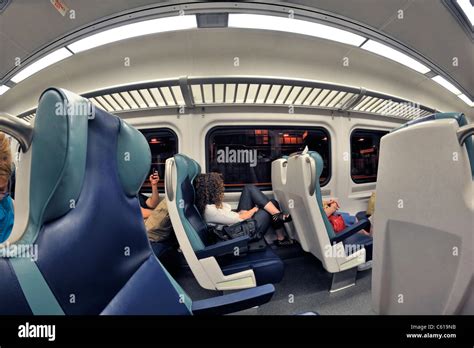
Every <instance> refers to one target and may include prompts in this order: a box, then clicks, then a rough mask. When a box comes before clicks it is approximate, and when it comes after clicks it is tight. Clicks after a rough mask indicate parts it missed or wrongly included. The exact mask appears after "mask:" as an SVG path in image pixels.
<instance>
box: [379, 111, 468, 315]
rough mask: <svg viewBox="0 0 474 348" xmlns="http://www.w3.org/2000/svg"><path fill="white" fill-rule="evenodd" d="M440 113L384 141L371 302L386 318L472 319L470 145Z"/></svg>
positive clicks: (452, 117)
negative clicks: (436, 316) (440, 316)
mask: <svg viewBox="0 0 474 348" xmlns="http://www.w3.org/2000/svg"><path fill="white" fill-rule="evenodd" d="M465 124H466V118H465V116H464V115H462V114H458V113H448V114H435V115H430V116H427V117H425V118H422V119H417V120H415V121H412V122H409V123H408V124H406V125H404V126H402V127H400V128H398V129H396V130H394V131H392V132H391V133H390V134H387V135H385V136H384V137H383V138H382V140H381V145H380V158H379V167H378V168H379V169H378V175H377V200H376V205H375V214H374V253H375V254H374V266H373V273H372V285H373V288H372V298H373V305H374V309H375V310H376V312H378V313H380V314H463V313H464V314H466V313H470V314H473V313H474V283H473V267H472V266H473V255H474V247H473V245H474V242H473V226H474V190H473V181H472V164H473V161H472V152H471V151H472V139H467V140H466V142H465V143H464V145H460V143H459V140H458V137H457V131H458V130H459V128H460V126H463V125H465Z"/></svg>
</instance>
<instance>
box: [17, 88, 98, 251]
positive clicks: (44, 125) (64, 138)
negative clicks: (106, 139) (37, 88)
mask: <svg viewBox="0 0 474 348" xmlns="http://www.w3.org/2000/svg"><path fill="white" fill-rule="evenodd" d="M94 112H95V110H94V107H93V105H92V103H90V102H89V101H88V100H87V99H84V98H82V97H80V96H77V95H74V94H73V93H71V92H69V91H66V90H63V89H57V88H49V89H47V90H46V91H45V92H44V93H43V94H42V95H41V97H40V101H39V105H38V109H37V112H36V120H35V125H34V133H33V140H32V143H31V148H30V150H29V151H31V166H30V171H31V172H30V173H31V175H30V191H29V202H30V209H29V220H30V226H32V228H30V229H29V235H28V231H27V234H26V235H25V237H26V238H28V239H27V240H29V241H30V242H34V240H35V238H36V235H37V232H38V227H39V226H41V225H42V224H43V223H44V222H47V221H51V220H54V219H56V218H58V217H60V216H62V215H64V214H66V213H67V212H68V211H69V210H71V209H73V208H74V206H75V202H76V201H77V200H78V198H79V194H80V192H81V188H82V182H83V179H84V173H85V168H86V154H87V127H88V122H89V120H90V119H92V118H93V115H94Z"/></svg>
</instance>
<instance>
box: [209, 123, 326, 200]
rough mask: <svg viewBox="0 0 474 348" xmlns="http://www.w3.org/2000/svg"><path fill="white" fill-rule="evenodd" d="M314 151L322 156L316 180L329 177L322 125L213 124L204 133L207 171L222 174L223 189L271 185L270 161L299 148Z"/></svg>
mask: <svg viewBox="0 0 474 348" xmlns="http://www.w3.org/2000/svg"><path fill="white" fill-rule="evenodd" d="M306 146H308V149H309V150H312V151H317V152H318V153H319V154H320V155H321V156H322V158H323V160H324V169H323V172H322V175H321V179H320V183H321V186H324V185H325V184H327V183H328V182H329V179H330V173H331V171H330V165H331V164H330V138H329V133H328V132H327V131H326V130H324V129H323V128H303V127H277V126H275V127H268V126H257V127H252V128H250V127H238V126H235V127H234V126H231V127H216V128H214V129H211V130H210V131H209V133H208V134H207V137H206V156H207V160H206V165H207V172H208V173H209V172H219V173H222V174H223V176H224V182H225V186H226V190H228V191H232V190H238V189H241V188H242V187H243V185H245V184H254V185H257V186H258V187H260V188H262V189H271V184H272V180H271V164H272V161H273V160H275V159H278V158H281V157H282V156H284V155H289V154H291V153H293V152H297V151H302V150H304V148H305V147H306Z"/></svg>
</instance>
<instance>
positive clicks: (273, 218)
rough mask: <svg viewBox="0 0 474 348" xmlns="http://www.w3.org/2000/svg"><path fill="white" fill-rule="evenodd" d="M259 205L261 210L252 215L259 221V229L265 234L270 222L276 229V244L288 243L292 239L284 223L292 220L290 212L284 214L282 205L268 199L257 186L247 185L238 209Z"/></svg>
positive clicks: (244, 209) (247, 208) (245, 209)
mask: <svg viewBox="0 0 474 348" xmlns="http://www.w3.org/2000/svg"><path fill="white" fill-rule="evenodd" d="M255 206H257V207H258V208H259V210H258V211H257V212H256V213H255V214H254V215H253V216H252V218H254V219H255V220H256V221H257V226H258V229H259V231H260V232H261V233H262V235H263V234H265V232H266V231H267V230H268V228H269V227H270V224H272V223H273V226H274V227H275V229H276V234H277V240H276V244H279V245H288V244H291V243H292V241H291V240H290V239H288V238H287V237H286V236H285V234H284V232H283V229H282V227H283V223H284V222H288V221H291V216H290V215H289V214H283V213H282V212H281V210H280V206H279V204H278V202H277V201H275V200H274V199H271V200H270V199H268V198H267V197H266V196H265V195H264V194H263V193H262V192H261V191H260V190H259V189H258V188H257V187H256V186H254V185H245V187H244V189H243V190H242V194H241V196H240V199H239V205H238V207H237V210H238V211H239V212H241V211H247V210H249V209H252V208H254V207H255Z"/></svg>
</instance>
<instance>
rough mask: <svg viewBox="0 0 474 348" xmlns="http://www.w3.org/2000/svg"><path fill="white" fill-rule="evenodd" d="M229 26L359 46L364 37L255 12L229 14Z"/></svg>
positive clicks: (321, 25)
mask: <svg viewBox="0 0 474 348" xmlns="http://www.w3.org/2000/svg"><path fill="white" fill-rule="evenodd" d="M229 28H245V29H263V30H275V31H284V32H289V33H295V34H302V35H308V36H314V37H319V38H322V39H326V40H331V41H337V42H341V43H344V44H347V45H353V46H360V45H361V44H362V43H363V42H364V41H365V40H366V38H365V37H363V36H360V35H357V34H354V33H351V32H349V31H346V30H342V29H338V28H334V27H331V26H328V25H324V24H319V23H314V22H308V21H304V20H300V19H293V18H288V17H276V16H267V15H257V14H232V13H231V14H229Z"/></svg>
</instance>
